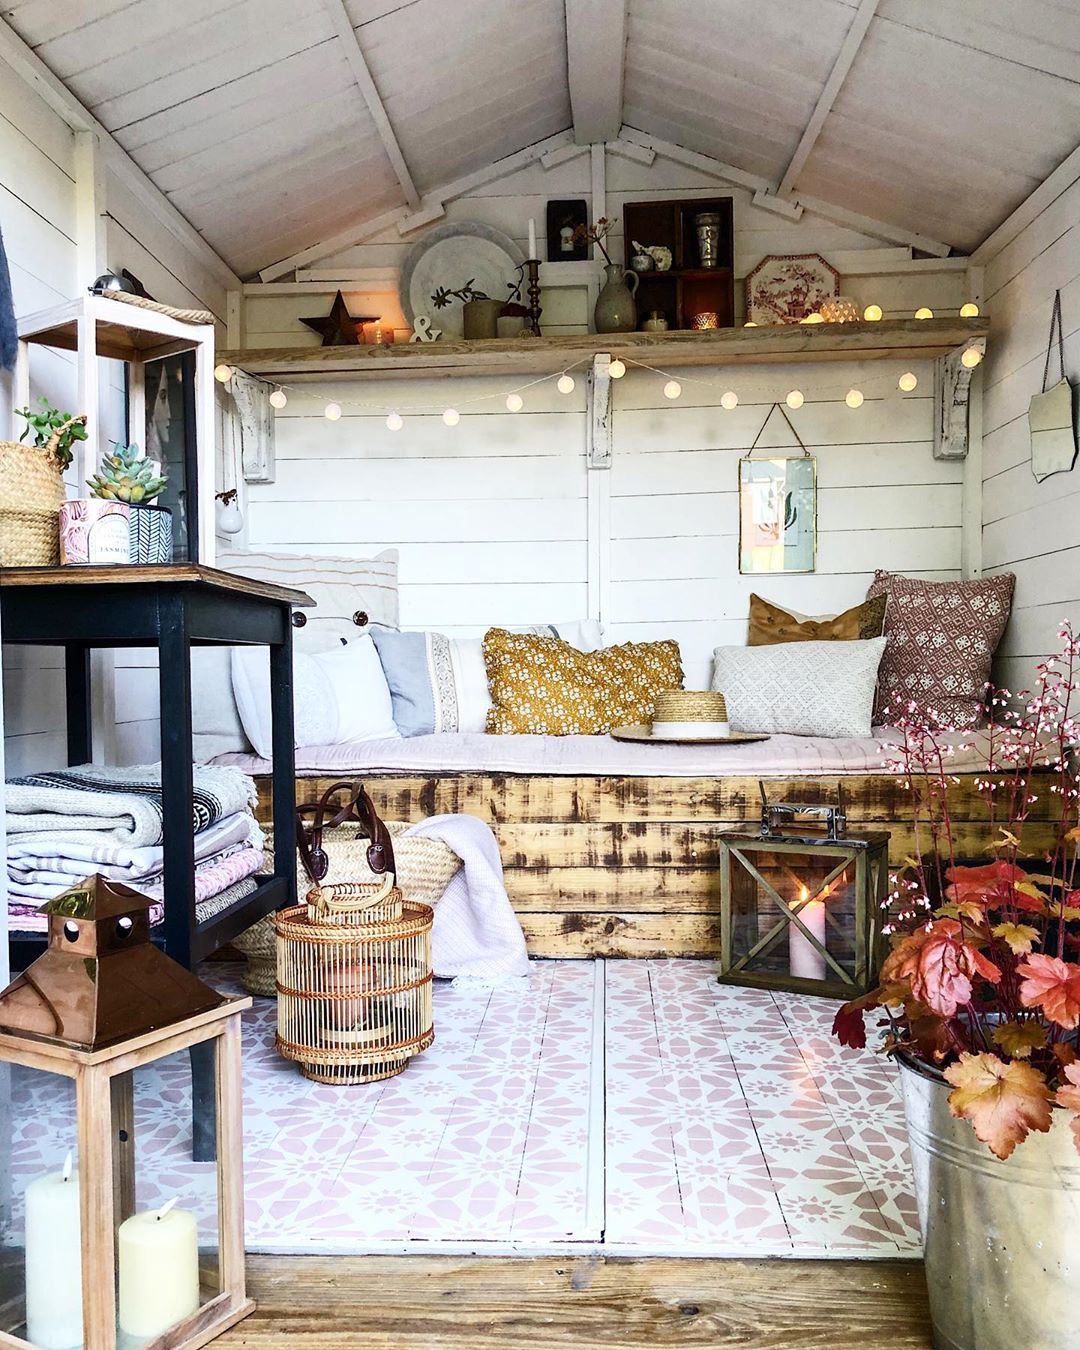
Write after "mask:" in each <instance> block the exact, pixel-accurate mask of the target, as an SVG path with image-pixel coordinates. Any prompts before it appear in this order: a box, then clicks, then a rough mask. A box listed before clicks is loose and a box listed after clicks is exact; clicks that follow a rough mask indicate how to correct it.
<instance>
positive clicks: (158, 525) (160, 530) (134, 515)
mask: <svg viewBox="0 0 1080 1350" xmlns="http://www.w3.org/2000/svg"><path fill="white" fill-rule="evenodd" d="M172 556H173V528H172V512H171V511H170V510H169V508H168V507H167V506H132V507H131V554H130V561H131V562H133V563H141V564H142V565H143V566H146V565H148V564H150V563H171V562H172Z"/></svg>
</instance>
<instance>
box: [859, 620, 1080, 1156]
mask: <svg viewBox="0 0 1080 1350" xmlns="http://www.w3.org/2000/svg"><path fill="white" fill-rule="evenodd" d="M1059 636H1060V638H1061V640H1062V644H1063V645H1062V649H1061V651H1060V652H1059V654H1058V655H1057V656H1055V657H1052V658H1050V659H1049V660H1048V661H1046V662H1044V663H1043V664H1042V665H1040V666H1039V667H1038V675H1037V680H1036V685H1035V690H1034V692H1032V693H1023V694H1020V695H1018V696H1016V697H1015V698H1014V696H1013V695H1012V694H1010V693H1009V691H1008V690H1007V689H990V690H989V695H990V709H991V721H990V726H989V727H988V729H987V733H988V736H989V754H988V769H987V773H986V775H985V777H980V778H979V779H978V780H977V789H978V791H979V793H980V795H981V796H982V797H983V798H984V799H985V801H986V803H987V809H988V812H989V821H990V825H989V828H988V830H987V837H988V840H989V844H988V849H987V851H988V852H989V853H990V855H991V857H990V860H989V861H987V862H985V863H980V864H979V865H977V866H971V865H969V863H970V859H963V860H962V859H961V857H960V856H958V850H957V830H956V828H955V827H954V823H953V820H952V818H951V815H950V810H949V797H948V793H949V788H950V785H952V784H955V783H958V782H959V779H957V778H956V776H955V775H954V774H951V773H950V772H949V767H950V765H949V761H950V756H951V755H952V754H953V753H955V748H956V733H955V732H951V731H950V730H949V728H947V727H945V726H943V725H942V723H941V722H940V720H939V719H937V718H936V717H934V716H933V715H932V714H927V713H923V712H921V711H920V709H918V708H917V707H916V705H915V704H913V703H909V704H907V705H905V706H904V708H903V709H902V710H901V711H900V712H899V715H897V713H896V711H895V710H894V712H893V716H892V717H891V718H890V719H889V720H890V721H891V722H893V723H894V724H895V725H896V726H898V727H899V729H900V731H901V732H902V733H903V742H902V744H901V745H900V746H899V747H898V753H897V758H896V760H895V761H893V763H892V767H893V768H895V769H896V770H897V771H898V772H899V773H900V774H901V778H902V782H903V784H904V786H905V788H907V789H909V790H910V792H911V800H912V805H913V813H914V825H915V831H914V837H915V847H914V850H913V856H911V857H908V858H906V859H905V860H904V866H903V867H902V868H901V869H900V871H899V872H898V873H896V874H895V875H894V876H893V877H892V895H891V899H890V911H891V921H890V923H889V924H888V925H887V926H886V931H887V932H889V931H891V933H892V950H891V952H890V953H889V955H888V956H887V957H886V959H885V961H884V963H883V965H882V968H881V984H880V986H879V988H877V989H876V990H874V991H873V992H872V993H870V994H867V995H865V996H864V997H862V998H859V999H855V1000H853V1001H852V1002H851V1003H847V1004H845V1005H844V1007H842V1008H841V1009H840V1011H839V1012H838V1013H837V1015H836V1020H835V1022H834V1023H833V1031H834V1033H835V1034H836V1035H837V1037H838V1038H839V1039H840V1041H841V1042H842V1043H843V1044H844V1045H849V1046H855V1047H862V1046H865V1044H866V1029H865V1021H864V1014H865V1013H866V1012H867V1011H869V1010H870V1009H875V1008H881V1009H884V1010H885V1012H886V1014H887V1016H886V1018H885V1020H884V1022H883V1026H884V1029H885V1039H884V1043H883V1049H885V1050H886V1051H889V1052H895V1051H904V1052H907V1053H908V1054H910V1055H912V1056H914V1057H915V1058H916V1059H918V1060H921V1061H922V1062H924V1063H926V1064H930V1065H933V1066H935V1067H937V1068H939V1069H941V1071H942V1072H943V1074H944V1076H945V1078H946V1079H947V1081H948V1082H949V1084H950V1085H951V1087H952V1091H951V1092H950V1094H949V1108H950V1110H951V1111H952V1113H953V1115H954V1116H957V1117H962V1118H964V1119H966V1120H969V1121H970V1122H971V1124H972V1126H973V1127H974V1129H975V1133H976V1135H977V1136H978V1137H979V1139H981V1140H982V1142H983V1143H984V1144H986V1145H987V1146H988V1147H989V1148H990V1150H991V1151H992V1152H993V1153H994V1154H996V1156H997V1157H999V1158H1007V1157H1008V1156H1009V1155H1010V1154H1011V1153H1012V1151H1013V1149H1014V1148H1015V1147H1016V1146H1017V1144H1019V1143H1020V1142H1021V1141H1022V1140H1024V1139H1025V1138H1026V1137H1027V1135H1028V1134H1029V1133H1030V1132H1031V1131H1032V1130H1039V1131H1043V1132H1045V1131H1047V1130H1049V1129H1050V1124H1051V1120H1052V1105H1053V1104H1054V1103H1056V1104H1057V1105H1058V1106H1060V1107H1064V1108H1065V1109H1066V1110H1068V1111H1070V1112H1072V1113H1073V1119H1072V1131H1073V1135H1074V1138H1075V1141H1076V1146H1077V1149H1078V1151H1080V870H1078V865H1077V853H1078V848H1080V817H1078V812H1080V771H1078V766H1077V759H1076V744H1077V739H1078V734H1080V724H1078V722H1077V720H1076V719H1075V718H1074V717H1073V716H1072V715H1071V713H1070V701H1071V699H1072V695H1073V693H1074V691H1075V689H1076V681H1077V672H1078V662H1080V639H1077V638H1076V637H1075V636H1074V635H1073V632H1072V629H1071V627H1070V626H1069V625H1068V624H1065V625H1064V626H1063V628H1062V630H1061V632H1060V634H1059ZM1047 794H1048V795H1049V797H1050V799H1051V802H1052V803H1053V804H1052V806H1051V809H1050V811H1049V814H1050V815H1051V816H1052V817H1053V824H1052V828H1053V842H1052V844H1051V846H1050V847H1049V848H1047V849H1045V850H1040V851H1038V853H1035V852H1033V851H1032V850H1030V849H1028V848H1026V847H1025V844H1024V829H1025V824H1026V822H1027V821H1028V819H1029V817H1030V816H1031V813H1032V810H1033V808H1034V807H1035V804H1036V803H1037V802H1041V803H1042V808H1041V809H1040V811H1039V816H1040V818H1041V819H1042V820H1043V821H1045V817H1046V815H1047V814H1048V813H1047V811H1046V809H1045V807H1046V801H1045V796H1046V795H1047Z"/></svg>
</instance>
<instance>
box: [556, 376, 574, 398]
mask: <svg viewBox="0 0 1080 1350" xmlns="http://www.w3.org/2000/svg"><path fill="white" fill-rule="evenodd" d="M555 387H556V389H558V391H559V393H560V394H572V393H573V392H574V377H573V375H560V376H559V382H558V384H557V385H556V386H555Z"/></svg>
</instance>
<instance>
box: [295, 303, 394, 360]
mask: <svg viewBox="0 0 1080 1350" xmlns="http://www.w3.org/2000/svg"><path fill="white" fill-rule="evenodd" d="M378 317H379V316H378V315H377V314H361V315H360V317H359V318H354V317H353V316H352V315H351V314H350V313H349V307H348V305H347V304H346V303H345V297H344V296H343V295H342V294H341V292H340V291H338V293H337V295H335V296H334V303H333V306H332V307H331V310H330V313H329V314H327V315H313V316H312V317H311V318H310V319H301V320H300V322H301V323H302V324H306V325H307V327H308V328H310V329H311V331H312V332H313V333H318V334H319V336H320V337H321V338H322V345H323V346H324V347H351V346H352V345H353V344H354V343H357V342H363V340H364V324H366V323H374V322H375V320H376V319H377V318H378Z"/></svg>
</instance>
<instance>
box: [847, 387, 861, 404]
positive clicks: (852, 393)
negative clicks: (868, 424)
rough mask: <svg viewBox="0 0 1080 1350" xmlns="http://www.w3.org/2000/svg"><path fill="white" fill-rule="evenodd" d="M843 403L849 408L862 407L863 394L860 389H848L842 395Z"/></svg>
mask: <svg viewBox="0 0 1080 1350" xmlns="http://www.w3.org/2000/svg"><path fill="white" fill-rule="evenodd" d="M844 402H845V403H846V404H847V405H848V407H849V408H861V407H862V405H863V394H862V390H861V389H849V390H848V391H847V393H846V394H845V395H844Z"/></svg>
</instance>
